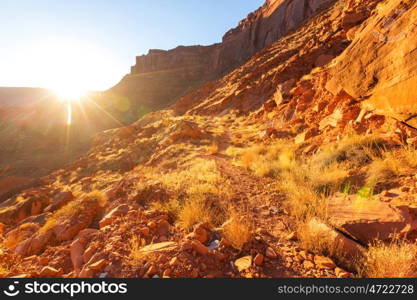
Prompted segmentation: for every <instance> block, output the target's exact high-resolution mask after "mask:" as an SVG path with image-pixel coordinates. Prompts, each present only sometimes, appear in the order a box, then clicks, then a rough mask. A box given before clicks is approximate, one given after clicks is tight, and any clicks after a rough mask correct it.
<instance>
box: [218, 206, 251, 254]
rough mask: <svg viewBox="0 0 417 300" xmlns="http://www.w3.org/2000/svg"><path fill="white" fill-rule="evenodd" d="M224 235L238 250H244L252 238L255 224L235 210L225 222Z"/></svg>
mask: <svg viewBox="0 0 417 300" xmlns="http://www.w3.org/2000/svg"><path fill="white" fill-rule="evenodd" d="M222 229H223V237H224V238H225V239H226V240H227V241H228V242H229V243H230V245H231V246H232V247H233V248H235V249H236V250H239V251H242V250H243V248H244V246H245V245H246V244H247V243H248V242H249V241H250V240H251V238H252V232H253V224H251V223H250V221H248V220H247V218H245V217H243V216H239V214H238V213H237V212H236V211H233V212H232V213H231V214H230V216H229V219H228V220H227V221H226V222H225V223H224V224H223V226H222Z"/></svg>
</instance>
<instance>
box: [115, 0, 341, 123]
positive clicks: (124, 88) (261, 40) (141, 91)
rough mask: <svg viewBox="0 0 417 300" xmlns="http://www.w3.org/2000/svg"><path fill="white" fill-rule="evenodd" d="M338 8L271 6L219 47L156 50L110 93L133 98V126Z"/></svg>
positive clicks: (285, 2) (286, 0)
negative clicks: (143, 112)
mask: <svg viewBox="0 0 417 300" xmlns="http://www.w3.org/2000/svg"><path fill="white" fill-rule="evenodd" d="M333 2H335V1H334V0H314V1H307V0H268V1H266V2H265V4H264V5H263V6H262V7H261V8H259V9H258V10H257V11H255V12H253V13H251V14H249V15H248V16H247V18H246V19H244V20H242V21H241V22H240V23H239V25H238V26H237V27H236V28H234V29H232V30H230V31H228V32H227V33H226V34H225V35H224V37H223V40H222V42H221V43H219V44H214V45H211V46H190V47H184V46H181V47H178V48H175V49H173V50H169V51H164V50H150V51H149V53H148V54H147V55H143V56H139V57H137V58H136V64H135V66H133V67H132V70H131V73H130V74H129V75H126V76H125V78H123V80H122V81H121V82H120V83H119V84H117V85H116V86H115V87H114V88H112V89H111V90H110V91H109V93H110V94H113V96H115V97H117V96H119V97H120V96H123V97H128V98H129V101H130V105H131V111H130V112H129V117H131V118H132V120H131V121H133V120H134V119H135V118H137V114H136V110H138V108H141V107H142V106H144V107H147V108H149V109H152V110H153V109H158V108H163V107H167V106H169V105H170V104H172V103H173V102H174V101H175V100H176V99H178V98H179V97H180V96H182V95H184V94H186V93H189V92H192V91H194V90H195V89H196V88H198V87H200V86H201V85H203V84H204V83H206V82H208V81H211V80H215V79H218V78H220V77H221V76H223V75H225V74H226V73H228V72H230V71H231V70H233V69H234V68H236V67H237V66H239V65H241V64H242V63H244V62H245V61H247V60H248V59H249V58H250V57H252V56H253V55H255V54H256V53H257V52H258V51H260V50H261V49H263V48H265V47H266V46H269V45H271V44H272V43H273V42H274V41H276V40H277V39H279V38H280V37H282V36H284V35H285V34H287V33H288V32H290V31H292V30H294V29H296V28H297V27H298V26H300V25H301V24H302V23H303V22H304V21H305V20H308V19H309V18H310V17H311V16H313V15H314V14H316V13H317V12H318V11H319V10H320V9H321V8H323V7H325V6H326V5H328V4H331V3H333Z"/></svg>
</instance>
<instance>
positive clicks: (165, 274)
mask: <svg viewBox="0 0 417 300" xmlns="http://www.w3.org/2000/svg"><path fill="white" fill-rule="evenodd" d="M171 273H172V272H171V270H170V269H166V270H165V271H164V273H163V274H162V278H170V276H171Z"/></svg>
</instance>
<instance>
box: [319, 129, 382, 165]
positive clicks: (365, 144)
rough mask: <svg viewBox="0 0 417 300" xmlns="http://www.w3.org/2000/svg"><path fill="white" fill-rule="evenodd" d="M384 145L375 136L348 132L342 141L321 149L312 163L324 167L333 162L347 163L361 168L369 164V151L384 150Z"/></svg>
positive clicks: (379, 138) (380, 139)
mask: <svg viewBox="0 0 417 300" xmlns="http://www.w3.org/2000/svg"><path fill="white" fill-rule="evenodd" d="M384 144H385V141H384V140H383V139H382V138H381V137H380V136H378V135H376V134H370V135H358V134H356V133H354V132H349V133H347V134H346V135H345V137H344V138H343V139H342V140H340V141H338V142H335V143H332V144H329V145H327V146H325V147H322V148H321V149H320V152H319V153H318V154H317V155H315V157H314V163H315V164H318V165H319V167H326V166H328V165H331V164H333V163H335V162H338V163H340V162H343V161H348V162H349V163H350V164H351V165H352V166H361V165H364V164H367V163H369V162H370V157H369V153H370V151H376V152H378V151H380V150H381V149H383V148H384Z"/></svg>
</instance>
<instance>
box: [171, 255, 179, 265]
mask: <svg viewBox="0 0 417 300" xmlns="http://www.w3.org/2000/svg"><path fill="white" fill-rule="evenodd" d="M177 264H178V257H176V256H174V257H173V258H171V260H170V261H169V265H170V266H176V265H177Z"/></svg>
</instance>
